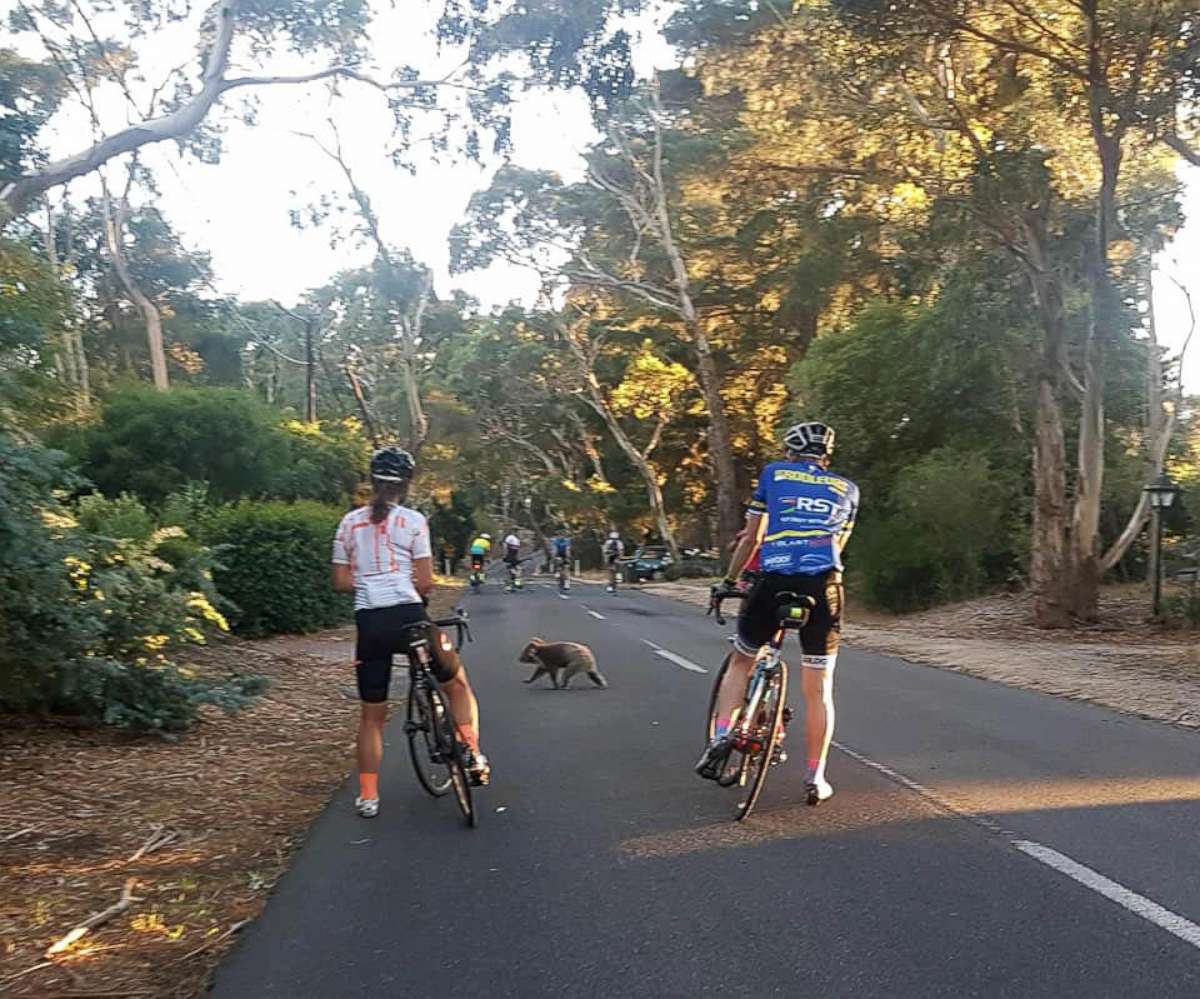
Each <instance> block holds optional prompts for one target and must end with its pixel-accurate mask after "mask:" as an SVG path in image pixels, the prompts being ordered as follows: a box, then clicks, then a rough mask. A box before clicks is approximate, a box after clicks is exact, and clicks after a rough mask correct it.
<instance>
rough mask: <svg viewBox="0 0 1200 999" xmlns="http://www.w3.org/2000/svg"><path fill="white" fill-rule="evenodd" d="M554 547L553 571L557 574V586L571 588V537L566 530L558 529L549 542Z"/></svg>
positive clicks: (565, 588)
mask: <svg viewBox="0 0 1200 999" xmlns="http://www.w3.org/2000/svg"><path fill="white" fill-rule="evenodd" d="M551 544H552V545H553V549H554V571H555V573H556V574H557V575H558V580H559V586H560V587H562V589H564V590H569V589H570V588H571V575H570V568H571V537H570V535H569V534H567V532H566V530H563V531H560V532H559V534H558V535H557V536H555V538H554V540H553V542H551Z"/></svg>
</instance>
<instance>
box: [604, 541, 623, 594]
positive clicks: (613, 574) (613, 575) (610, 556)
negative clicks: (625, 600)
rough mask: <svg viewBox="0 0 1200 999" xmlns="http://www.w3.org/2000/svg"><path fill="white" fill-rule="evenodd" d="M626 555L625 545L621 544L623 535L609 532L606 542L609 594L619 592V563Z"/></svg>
mask: <svg viewBox="0 0 1200 999" xmlns="http://www.w3.org/2000/svg"><path fill="white" fill-rule="evenodd" d="M624 554H625V545H624V544H623V543H622V542H621V535H620V534H618V533H617V532H616V531H609V533H608V538H607V539H606V540H605V542H604V565H605V566H606V567H607V569H608V586H607V587H605V589H607V590H608V592H609V593H615V592H616V590H617V563H618V562H619V561H620V559H621V556H622V555H624Z"/></svg>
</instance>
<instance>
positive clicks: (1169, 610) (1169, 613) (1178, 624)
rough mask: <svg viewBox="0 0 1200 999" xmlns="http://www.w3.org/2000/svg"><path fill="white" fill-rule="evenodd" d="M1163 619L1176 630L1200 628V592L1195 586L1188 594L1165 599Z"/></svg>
mask: <svg viewBox="0 0 1200 999" xmlns="http://www.w3.org/2000/svg"><path fill="white" fill-rule="evenodd" d="M1162 617H1163V620H1164V621H1165V622H1166V623H1167V624H1169V625H1171V626H1172V627H1175V628H1189V629H1192V628H1200V590H1198V589H1196V588H1195V587H1194V586H1193V587H1192V588H1191V589H1190V590H1189V591H1188V592H1186V593H1176V594H1172V595H1170V596H1167V597H1164V598H1163V602H1162Z"/></svg>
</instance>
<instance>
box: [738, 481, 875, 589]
mask: <svg viewBox="0 0 1200 999" xmlns="http://www.w3.org/2000/svg"><path fill="white" fill-rule="evenodd" d="M750 513H752V514H760V515H764V516H766V518H767V527H766V533H765V534H764V535H763V540H762V548H761V560H762V571H763V572H777V573H781V574H783V575H788V576H797V575H799V576H817V575H820V574H821V573H823V572H829V571H830V570H831V569H841V568H842V548H843V547H844V546H845V544H846V541H847V540H849V538H850V532H851V531H852V530H853V529H854V518H855V516H856V515H857V513H858V486H856V485H855V484H854V483H853V482H851V481H850V480H849V479H844V478H842V476H840V475H835V474H834V473H832V472H829V471H827V470H825V469H824V468H822V467H821V466H820V465H819V464H817V463H816V462H815V461H777V462H774V463H772V464H770V465H768V466H767V467H766V468H764V469H763V470H762V474H761V475H759V477H758V486H757V487H756V488H755V490H754V498H753V499H752V500H751V501H750Z"/></svg>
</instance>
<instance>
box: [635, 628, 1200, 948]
mask: <svg viewBox="0 0 1200 999" xmlns="http://www.w3.org/2000/svg"><path fill="white" fill-rule="evenodd" d="M643 641H644V639H643ZM833 744H834V745H835V746H836V747H837V748H838V749H840V750H841V751H842V752H843V753H845V754H846V755H847V756H849V757H850V758H851V759H853V760H857V761H858V762H859V763H861V764H863V765H864V766H868V767H870V768H871V769H872V770H877V771H879V773H881V774H883V775H884V776H885V777H887V778H888V779H890V780H892V781H894V782H895V783H897V784H900V785H902V786H904V787H906V788H908V789H909V790H910V791H915V792H916V793H917V794H919V795H920V796H921V797H922V798H925V799H927V800H929V801H931V802H932V803H933V804H935V805H937V806H938V807H939V808H941V809H942V810H943V811H946V812H950V813H951V814H953V815H955V816H957V817H959V818H962V819H966V820H967V821H968V822H971V823H973V824H974V825H977V826H979V827H981V828H983V829H986V830H987V831H988V832H990V833H993V834H995V835H997V836H1000V837H1002V838H1003V839H1005V840H1007V841H1008V843H1009V844H1010V845H1011V846H1012V847H1014V848H1015V849H1017V850H1020V851H1021V852H1022V853H1023V854H1025V855H1026V856H1027V857H1032V858H1033V859H1034V860H1036V861H1038V863H1041V864H1045V865H1046V866H1047V867H1049V868H1051V869H1052V870H1055V871H1058V873H1059V874H1065V875H1066V876H1067V877H1069V878H1071V879H1072V880H1073V881H1077V882H1078V883H1079V884H1081V885H1083V886H1084V887H1085V888H1090V889H1091V890H1092V891H1094V892H1095V893H1096V894H1097V895H1103V896H1104V897H1105V898H1107V899H1108V900H1109V901H1110V902H1116V903H1117V905H1119V906H1121V907H1122V908H1124V909H1126V910H1128V911H1129V912H1132V913H1133V914H1134V915H1135V916H1141V917H1142V919H1144V920H1146V921H1147V922H1149V923H1153V924H1154V925H1155V926H1157V927H1158V928H1159V929H1162V930H1166V931H1167V932H1168V933H1170V934H1173V935H1174V936H1177V937H1178V938H1179V939H1180V940H1182V941H1184V942H1185V943H1189V944H1191V945H1192V946H1193V947H1196V948H1198V949H1200V926H1198V925H1197V924H1196V923H1193V922H1192V921H1191V920H1190V919H1187V918H1186V917H1184V916H1181V915H1179V913H1177V912H1172V911H1171V910H1170V909H1166V908H1164V907H1163V906H1161V905H1159V904H1158V903H1157V902H1155V901H1153V900H1152V899H1148V898H1146V896H1145V895H1139V894H1138V893H1137V892H1135V891H1133V890H1132V889H1130V888H1126V887H1125V886H1124V885H1123V884H1119V883H1118V882H1116V881H1113V880H1112V879H1111V878H1106V877H1105V876H1104V875H1103V874H1101V873H1100V872H1099V871H1095V870H1092V868H1090V867H1087V866H1085V865H1084V864H1081V863H1079V861H1077V860H1073V859H1071V858H1070V857H1068V856H1067V855H1066V854H1065V853H1059V852H1058V851H1057V850H1055V849H1052V848H1051V847H1048V846H1045V845H1043V844H1042V843H1039V842H1037V841H1036V840H1032V839H1022V838H1021V837H1020V836H1019V835H1017V833H1015V832H1013V831H1012V830H1010V829H1005V828H1004V827H1003V826H1002V825H1000V824H999V823H998V822H994V821H993V820H991V819H989V818H986V817H985V816H982V815H973V814H971V813H970V812H967V811H964V810H963V809H961V808H959V807H958V806H957V805H955V804H953V803H952V802H950V801H948V800H947V799H945V798H943V797H942V796H941V795H939V794H937V793H936V792H934V791H931V790H930V789H929V788H927V787H926V786H925V785H924V784H919V783H917V782H916V781H915V780H913V779H912V778H911V777H906V776H904V774H902V773H899V772H897V771H895V770H893V769H892V768H891V767H889V766H886V765H885V764H883V763H878V762H876V761H875V760H873V759H871V758H870V757H869V756H864V755H863V754H862V753H859V752H856V751H855V750H853V749H851V748H850V747H848V746H844V745H842V743H840V742H837V741H835V742H834V743H833Z"/></svg>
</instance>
